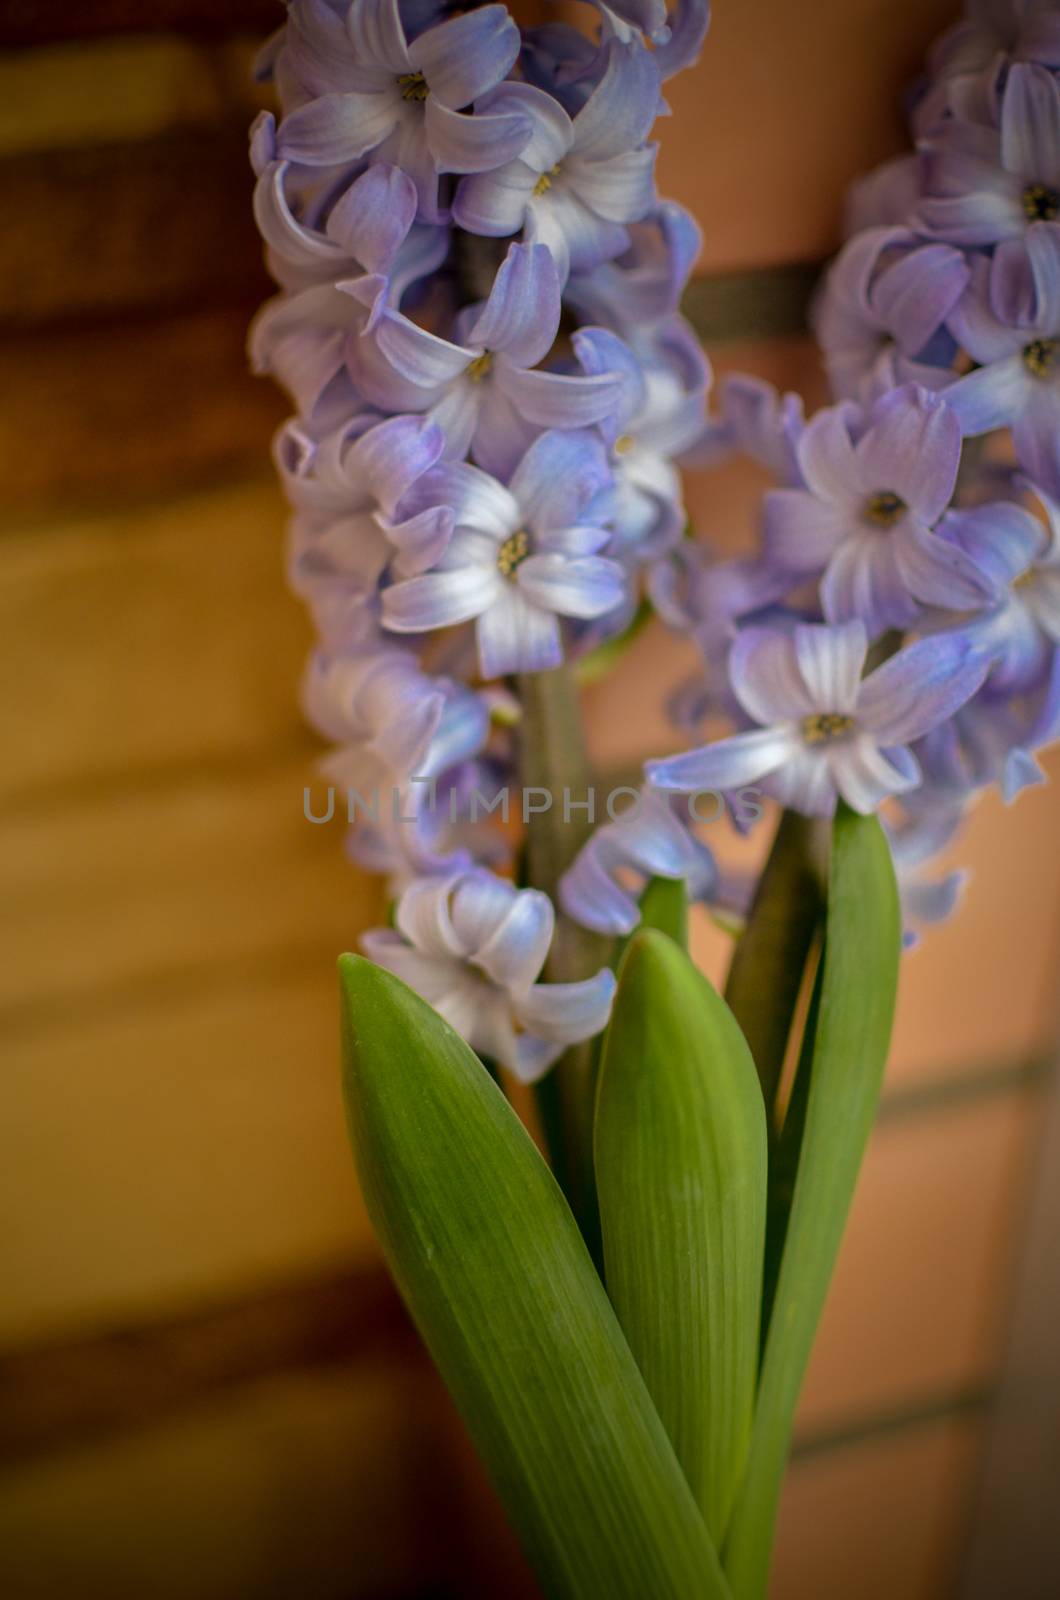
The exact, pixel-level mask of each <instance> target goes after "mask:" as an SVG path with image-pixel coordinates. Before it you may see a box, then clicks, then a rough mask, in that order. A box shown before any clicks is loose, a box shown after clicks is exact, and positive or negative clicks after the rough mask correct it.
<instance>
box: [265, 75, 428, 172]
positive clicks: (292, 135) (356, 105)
mask: <svg viewBox="0 0 1060 1600" xmlns="http://www.w3.org/2000/svg"><path fill="white" fill-rule="evenodd" d="M400 104H401V101H400V97H399V95H398V92H397V89H396V87H395V89H394V92H393V94H389V93H380V94H326V95H322V96H321V98H320V99H319V100H310V101H308V102H307V103H306V104H305V105H304V106H299V107H298V108H297V110H295V111H291V112H290V113H289V114H288V115H287V116H286V117H284V119H283V121H282V122H281V123H280V127H279V131H278V133H277V136H276V144H277V149H278V150H279V153H280V155H281V156H282V157H283V158H284V160H286V161H296V162H297V163H298V164H299V165H300V166H304V167H331V166H337V165H339V163H340V162H343V161H353V160H355V159H356V157H357V156H363V155H364V154H365V153H366V151H368V150H374V149H375V148H376V147H377V146H378V145H380V144H382V142H383V140H384V139H386V138H387V136H388V135H389V134H390V133H391V131H392V130H393V128H394V125H395V123H396V122H397V120H398V115H399V107H400Z"/></svg>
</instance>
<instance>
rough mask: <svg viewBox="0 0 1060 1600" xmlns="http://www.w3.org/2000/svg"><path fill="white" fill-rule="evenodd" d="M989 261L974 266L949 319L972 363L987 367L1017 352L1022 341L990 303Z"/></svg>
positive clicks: (954, 334)
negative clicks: (975, 362) (967, 283)
mask: <svg viewBox="0 0 1060 1600" xmlns="http://www.w3.org/2000/svg"><path fill="white" fill-rule="evenodd" d="M990 289H991V285H990V262H989V261H987V260H986V259H985V258H984V257H982V256H980V257H979V258H977V259H976V260H975V261H973V263H972V276H971V281H970V282H969V285H968V287H967V289H966V290H965V291H964V293H963V294H962V295H961V298H960V299H959V300H958V302H957V304H956V306H954V308H953V311H952V312H951V313H950V316H949V319H948V326H949V330H950V332H951V333H952V334H953V337H954V338H955V339H956V341H957V343H958V344H959V345H961V347H962V348H963V349H965V350H967V352H968V354H969V355H970V356H971V357H972V358H973V360H975V361H978V362H980V363H982V364H983V365H984V366H985V365H989V364H990V363H991V362H994V361H1001V360H1004V358H1005V357H1006V356H1010V355H1012V354H1013V352H1014V351H1018V350H1019V347H1020V344H1021V339H1020V335H1019V333H1018V332H1017V331H1014V330H1013V329H1012V328H1010V327H1009V325H1008V324H1007V323H1006V322H1002V321H1001V319H1000V317H998V316H996V315H995V313H994V311H993V308H992V306H991V302H990Z"/></svg>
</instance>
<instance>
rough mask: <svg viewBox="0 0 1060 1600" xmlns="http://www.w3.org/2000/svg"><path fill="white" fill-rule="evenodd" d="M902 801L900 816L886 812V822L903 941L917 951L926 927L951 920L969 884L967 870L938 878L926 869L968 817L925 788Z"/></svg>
mask: <svg viewBox="0 0 1060 1600" xmlns="http://www.w3.org/2000/svg"><path fill="white" fill-rule="evenodd" d="M899 804H900V807H901V810H900V811H899V813H898V815H897V816H896V817H894V818H892V817H890V816H887V815H884V816H883V818H882V821H883V828H884V832H885V833H886V835H887V842H888V844H889V845H890V847H891V859H892V860H893V862H894V871H895V877H896V879H897V881H898V902H899V905H900V906H901V910H902V924H903V926H902V945H903V948H904V949H906V950H913V949H915V948H916V946H917V945H918V944H919V943H920V932H921V929H922V928H926V927H937V926H938V925H939V923H942V922H947V921H948V920H949V918H950V917H951V916H952V915H953V913H954V911H955V910H956V909H957V905H958V902H959V901H960V898H961V896H962V894H963V893H964V890H965V888H966V887H967V884H968V878H969V874H968V873H967V872H964V871H960V870H958V871H955V872H946V873H943V874H942V875H941V876H936V877H931V876H929V875H928V874H927V873H926V872H925V868H928V867H930V865H931V863H932V861H933V860H934V859H935V857H936V856H937V855H938V854H939V852H940V851H942V850H944V849H945V848H946V846H947V845H949V844H951V843H952V842H953V839H954V838H955V836H956V834H957V833H958V831H959V829H960V827H961V824H962V822H963V821H964V817H965V807H964V806H963V804H961V803H960V802H958V803H956V804H954V803H953V802H952V801H948V800H947V799H946V797H944V796H939V795H936V794H934V793H932V791H931V790H930V789H929V788H927V787H926V786H922V787H921V788H919V789H914V790H913V792H912V793H911V794H907V795H903V796H902V799H901V801H900V802H899Z"/></svg>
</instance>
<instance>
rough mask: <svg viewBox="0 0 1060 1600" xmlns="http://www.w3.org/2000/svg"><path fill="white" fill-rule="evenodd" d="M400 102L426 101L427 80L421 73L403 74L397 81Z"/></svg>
mask: <svg viewBox="0 0 1060 1600" xmlns="http://www.w3.org/2000/svg"><path fill="white" fill-rule="evenodd" d="M397 86H398V88H399V89H400V90H401V98H402V100H426V98H427V79H426V78H425V77H424V76H423V73H422V72H403V73H402V74H401V76H400V78H399V79H398V81H397Z"/></svg>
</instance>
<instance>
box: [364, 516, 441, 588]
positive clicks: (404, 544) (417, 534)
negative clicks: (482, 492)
mask: <svg viewBox="0 0 1060 1600" xmlns="http://www.w3.org/2000/svg"><path fill="white" fill-rule="evenodd" d="M375 520H376V522H377V524H378V525H379V527H380V528H382V530H383V532H384V533H385V534H386V536H387V538H388V539H389V541H390V543H391V544H392V545H393V546H394V549H395V550H396V551H397V557H396V558H395V561H394V571H395V572H396V573H397V574H398V575H399V576H400V577H403V578H410V577H413V576H415V575H416V574H418V573H421V572H426V571H427V570H428V569H429V568H430V567H433V566H435V565H436V564H437V563H438V562H439V561H440V560H441V559H442V557H443V555H444V554H445V552H446V549H447V548H448V545H449V541H450V540H451V538H452V536H453V513H452V511H451V510H450V509H449V507H448V506H435V507H433V508H432V509H431V510H429V511H421V512H419V513H418V514H417V515H416V516H414V517H408V518H406V520H405V521H404V522H389V521H388V520H387V519H386V518H385V517H381V516H377V517H376V519H375Z"/></svg>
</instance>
